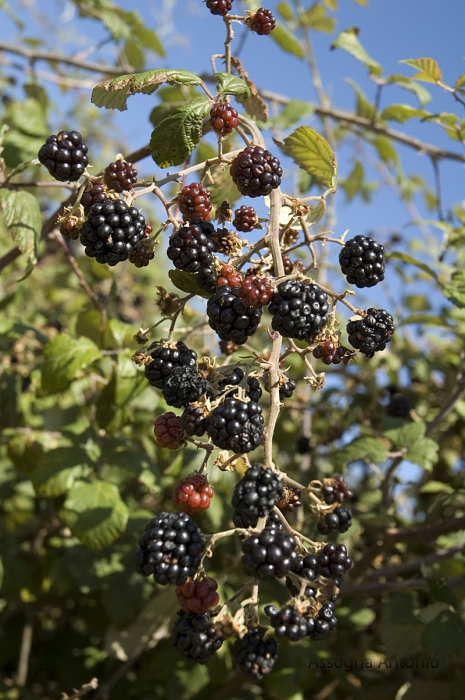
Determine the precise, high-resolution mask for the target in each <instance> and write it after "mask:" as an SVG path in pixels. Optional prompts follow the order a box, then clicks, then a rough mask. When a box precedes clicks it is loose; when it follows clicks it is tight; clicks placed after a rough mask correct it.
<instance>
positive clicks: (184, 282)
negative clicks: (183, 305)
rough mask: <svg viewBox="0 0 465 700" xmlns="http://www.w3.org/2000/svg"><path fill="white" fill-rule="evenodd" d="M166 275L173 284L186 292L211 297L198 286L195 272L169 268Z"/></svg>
mask: <svg viewBox="0 0 465 700" xmlns="http://www.w3.org/2000/svg"><path fill="white" fill-rule="evenodd" d="M168 276H169V278H170V280H171V281H172V283H173V284H174V286H175V287H176V288H177V289H180V290H181V291H182V292H186V294H197V295H198V296H200V297H204V299H209V298H210V297H211V294H209V293H208V292H206V291H205V290H204V289H202V288H201V287H199V285H198V283H197V275H196V274H195V273H192V272H185V270H170V271H169V272H168Z"/></svg>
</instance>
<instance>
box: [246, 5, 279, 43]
mask: <svg viewBox="0 0 465 700" xmlns="http://www.w3.org/2000/svg"><path fill="white" fill-rule="evenodd" d="M246 24H248V25H249V27H250V29H251V30H252V31H253V32H255V33H256V34H258V35H259V36H267V35H268V34H270V33H271V32H272V31H273V29H274V28H275V27H276V19H275V18H274V17H273V15H272V14H271V11H270V10H266V9H265V8H264V7H260V9H259V10H257V12H255V13H254V14H253V15H251V16H250V17H249V18H248V19H247V20H246Z"/></svg>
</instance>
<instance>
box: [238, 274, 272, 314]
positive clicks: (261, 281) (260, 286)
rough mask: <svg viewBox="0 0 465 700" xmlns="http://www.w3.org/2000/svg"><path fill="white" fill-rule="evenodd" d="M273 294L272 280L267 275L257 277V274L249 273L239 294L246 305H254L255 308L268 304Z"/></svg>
mask: <svg viewBox="0 0 465 700" xmlns="http://www.w3.org/2000/svg"><path fill="white" fill-rule="evenodd" d="M273 295H274V289H273V287H272V285H271V281H270V280H269V279H268V278H267V277H257V275H247V277H246V278H245V279H244V280H243V282H242V284H241V286H240V290H239V296H240V298H241V299H242V301H243V303H244V305H245V306H253V308H254V309H261V308H262V306H267V305H268V304H269V303H270V301H271V299H272V298H273Z"/></svg>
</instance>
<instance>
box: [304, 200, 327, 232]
mask: <svg viewBox="0 0 465 700" xmlns="http://www.w3.org/2000/svg"><path fill="white" fill-rule="evenodd" d="M325 211H326V200H324V199H322V200H321V201H320V202H318V204H317V205H316V206H314V207H310V213H309V214H307V215H306V216H305V223H306V224H307V226H313V224H317V223H318V221H320V219H322V218H323V216H324V213H325Z"/></svg>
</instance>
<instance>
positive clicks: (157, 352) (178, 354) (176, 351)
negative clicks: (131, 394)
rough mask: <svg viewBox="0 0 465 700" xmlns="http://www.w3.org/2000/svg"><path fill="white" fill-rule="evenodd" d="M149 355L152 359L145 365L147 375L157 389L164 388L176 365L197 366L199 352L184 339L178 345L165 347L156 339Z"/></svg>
mask: <svg viewBox="0 0 465 700" xmlns="http://www.w3.org/2000/svg"><path fill="white" fill-rule="evenodd" d="M147 356H150V357H151V358H152V361H151V362H149V363H148V364H147V365H145V376H146V377H147V379H148V380H149V383H150V385H151V386H154V387H155V388H156V389H163V386H164V384H165V381H166V380H167V378H168V377H169V376H170V374H171V372H172V371H173V369H175V368H176V367H194V368H195V366H196V363H197V353H196V352H195V350H191V349H190V348H188V347H187V345H186V344H185V343H183V342H182V340H179V341H178V342H177V343H176V347H168V346H166V347H165V346H163V345H160V343H158V342H157V341H155V342H154V343H152V345H150V347H149V348H148V350H147Z"/></svg>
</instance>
